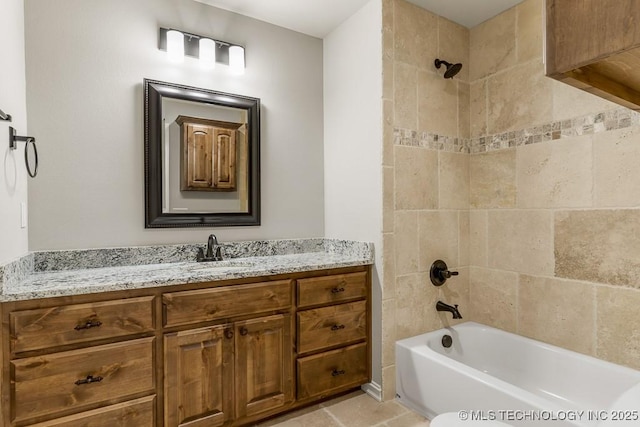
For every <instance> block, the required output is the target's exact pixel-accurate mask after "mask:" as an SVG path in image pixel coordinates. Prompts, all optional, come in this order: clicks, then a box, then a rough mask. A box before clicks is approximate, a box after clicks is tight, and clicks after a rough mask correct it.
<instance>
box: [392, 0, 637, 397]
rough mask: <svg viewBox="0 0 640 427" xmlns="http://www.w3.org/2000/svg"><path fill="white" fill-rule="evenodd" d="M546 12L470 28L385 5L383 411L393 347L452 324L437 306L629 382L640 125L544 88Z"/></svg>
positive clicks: (603, 106) (531, 5)
mask: <svg viewBox="0 0 640 427" xmlns="http://www.w3.org/2000/svg"><path fill="white" fill-rule="evenodd" d="M543 3H544V2H543V0H526V1H524V2H523V3H521V4H519V5H518V6H516V7H514V8H512V9H510V10H507V11H505V12H504V13H502V14H500V15H498V16H496V17H495V18H493V19H491V20H489V21H486V22H484V23H482V24H480V25H478V26H476V27H474V28H472V29H471V30H468V29H466V28H464V27H462V26H459V25H457V24H455V23H453V22H450V21H448V20H446V19H444V18H442V17H438V16H437V15H434V14H432V13H430V12H428V11H425V10H423V9H420V8H418V7H416V6H413V5H412V4H410V3H408V2H406V1H404V0H384V1H383V109H384V123H383V125H384V152H383V168H382V169H383V184H384V188H383V190H384V207H383V221H384V223H383V232H384V240H383V260H384V265H383V271H384V278H383V302H382V322H383V325H382V328H383V355H382V363H383V397H384V399H390V398H393V396H394V394H395V360H394V342H395V341H396V340H398V339H402V338H405V337H408V336H412V335H416V334H419V333H422V332H426V331H429V330H434V329H439V328H441V327H442V326H444V325H446V324H450V323H451V322H452V321H451V319H450V316H448V315H443V314H441V313H436V311H435V308H434V305H435V302H436V301H437V299H439V298H441V299H443V300H444V301H445V302H447V303H456V304H460V311H461V313H462V315H463V316H464V318H465V320H475V321H478V322H481V323H485V324H489V325H493V326H496V327H499V328H501V329H505V330H508V331H513V332H516V333H518V334H521V335H525V336H529V337H532V338H535V339H538V340H541V341H544V342H548V343H551V344H555V345H558V346H560V347H564V348H568V349H571V350H575V351H579V352H581V353H585V354H590V355H593V356H596V357H599V358H602V359H606V360H609V361H612V362H615V363H619V364H623V365H627V366H631V367H633V368H636V369H640V315H638V309H637V307H640V209H639V208H640V167H639V166H638V165H640V115H638V114H637V113H634V112H632V111H630V110H627V109H625V108H621V107H620V106H618V105H616V104H612V103H610V102H608V101H605V100H602V99H600V98H597V97H595V96H593V95H590V94H588V93H586V92H582V91H580V90H577V89H575V88H573V87H570V86H567V85H565V84H563V83H559V82H556V81H554V80H551V79H549V78H547V77H545V76H544V64H543V56H542V55H543V51H542V44H543V13H542V12H543ZM436 57H439V58H441V59H445V60H447V61H449V62H462V63H463V65H464V66H463V69H462V72H461V73H460V74H459V75H458V76H457V77H456V78H455V79H453V80H445V79H443V78H442V72H443V70H436V69H435V67H434V65H433V59H434V58H436ZM437 258H442V259H444V260H445V261H447V263H449V265H450V267H452V268H456V269H458V270H460V272H461V275H460V276H458V277H456V278H454V279H453V280H451V281H449V282H448V283H447V285H445V286H443V287H442V288H435V287H433V286H431V284H430V283H429V278H428V271H429V266H430V264H431V262H432V261H433V260H435V259H437ZM621 343H624V344H623V345H621Z"/></svg>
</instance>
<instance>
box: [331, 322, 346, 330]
mask: <svg viewBox="0 0 640 427" xmlns="http://www.w3.org/2000/svg"><path fill="white" fill-rule="evenodd" d="M340 329H344V325H341V324H339V323H336V324H335V325H333V326H332V327H331V330H332V331H339V330H340Z"/></svg>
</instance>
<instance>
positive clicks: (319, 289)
mask: <svg viewBox="0 0 640 427" xmlns="http://www.w3.org/2000/svg"><path fill="white" fill-rule="evenodd" d="M366 296H367V273H366V272H364V271H363V272H361V273H349V274H339V275H334V276H324V277H313V278H309V279H300V280H298V307H300V308H303V307H309V306H313V305H321V304H327V303H332V302H340V301H347V300H352V299H357V298H364V297H366Z"/></svg>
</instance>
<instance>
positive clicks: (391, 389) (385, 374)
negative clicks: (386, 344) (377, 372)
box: [382, 343, 396, 402]
mask: <svg viewBox="0 0 640 427" xmlns="http://www.w3.org/2000/svg"><path fill="white" fill-rule="evenodd" d="M393 346H394V347H393V348H394V350H395V343H394V344H393ZM395 397H396V365H391V366H387V367H384V368H382V401H383V402H387V401H389V400H393V399H394V398H395Z"/></svg>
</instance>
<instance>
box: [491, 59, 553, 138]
mask: <svg viewBox="0 0 640 427" xmlns="http://www.w3.org/2000/svg"><path fill="white" fill-rule="evenodd" d="M487 84H488V85H489V86H488V90H487V92H488V95H489V97H488V108H489V111H488V118H487V124H488V129H487V132H488V133H489V134H496V133H500V132H505V131H510V130H519V129H524V128H527V127H531V126H532V125H534V124H542V123H548V122H550V121H551V118H552V101H553V92H552V89H551V79H550V78H548V77H545V75H544V65H543V64H542V63H541V62H540V61H532V62H527V63H525V64H521V65H517V66H515V67H513V68H510V69H509V70H508V71H507V72H504V73H499V74H496V75H493V76H491V77H490V78H489V79H488V83H487Z"/></svg>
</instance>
